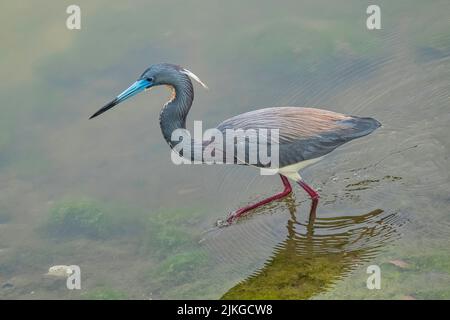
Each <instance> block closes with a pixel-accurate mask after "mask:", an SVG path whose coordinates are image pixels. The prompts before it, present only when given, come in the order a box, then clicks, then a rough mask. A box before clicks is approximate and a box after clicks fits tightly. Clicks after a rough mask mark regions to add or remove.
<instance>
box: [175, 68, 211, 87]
mask: <svg viewBox="0 0 450 320" xmlns="http://www.w3.org/2000/svg"><path fill="white" fill-rule="evenodd" d="M180 72H181V73H184V74H186V75H188V76H189V77H191V78H192V79H194V80H195V81H197V82H198V83H200V84H201V85H202V87H203V88H205V89H209V88H208V86H207V85H206V84H205V83H203V82H202V80H200V78H199V77H197V76H196V75H195V74H194V73H193V72H192V71H189V70H188V69H181V71H180Z"/></svg>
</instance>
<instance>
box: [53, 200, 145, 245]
mask: <svg viewBox="0 0 450 320" xmlns="http://www.w3.org/2000/svg"><path fill="white" fill-rule="evenodd" d="M124 212H126V214H124ZM46 227H47V230H49V231H50V232H51V233H53V234H56V235H59V236H64V237H67V236H88V237H93V238H103V237H107V236H120V235H122V236H123V235H127V234H134V235H137V234H139V233H140V232H142V231H143V230H144V228H143V227H142V223H141V220H140V218H138V217H137V216H136V215H135V214H133V210H131V209H124V208H122V207H121V206H119V205H105V204H102V203H100V202H98V201H95V200H91V199H78V200H61V201H59V202H57V203H56V204H54V205H53V207H52V208H51V210H50V213H49V217H48V221H47V225H46Z"/></svg>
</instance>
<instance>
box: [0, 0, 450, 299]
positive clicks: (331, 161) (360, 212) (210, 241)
mask: <svg viewBox="0 0 450 320" xmlns="http://www.w3.org/2000/svg"><path fill="white" fill-rule="evenodd" d="M69 4H72V3H69V2H64V1H63V2H61V3H59V4H56V3H55V2H54V1H44V2H42V1H41V2H40V4H39V6H37V4H35V3H34V2H31V1H21V2H20V1H19V2H9V3H7V4H4V5H3V6H2V10H1V13H0V15H1V20H2V22H3V28H2V29H1V30H0V34H1V39H2V50H1V51H0V52H1V53H0V55H1V59H0V64H1V71H2V72H1V80H2V85H1V86H0V99H1V100H0V298H13V299H18V298H26V299H38V298H58V299H60V298H64V299H71V298H86V299H128V298H129V299H136V298H138V299H141V298H144V299H148V298H151V299H165V298H190V299H197V298H225V299H227V298H230V299H232V298H250V299H251V298H275V299H285V298H292V299H307V298H316V299H317V298H318V299H336V298H352V299H355V298H362V299H374V298H375V299H391V298H393V299H409V298H415V299H430V298H446V299H448V298H450V285H449V283H450V281H449V280H450V255H449V253H450V250H449V246H448V239H449V236H450V222H449V206H450V197H449V191H450V174H449V172H450V165H449V163H450V162H449V155H450V142H449V139H448V137H449V134H450V129H449V126H448V123H449V121H450V112H449V111H450V84H449V79H450V31H449V30H450V20H449V18H448V12H449V9H450V3H449V2H448V1H433V2H432V3H431V2H423V1H395V3H392V1H379V2H378V3H377V4H379V5H380V7H381V19H382V29H381V30H377V31H369V30H367V29H366V27H365V19H366V17H367V15H366V13H365V11H366V8H367V5H368V4H369V3H365V2H364V1H363V2H361V1H356V0H355V1H340V3H339V4H337V3H335V2H332V1H317V0H315V1H282V2H277V3H275V2H272V1H248V2H246V3H242V2H238V1H228V2H226V3H225V2H219V1H207V2H205V1H191V2H189V3H187V2H181V1H153V2H151V3H150V2H148V1H135V2H133V4H132V5H131V4H125V3H123V4H119V3H117V4H111V3H110V2H108V1H95V2H93V1H77V4H78V5H79V6H80V7H81V10H82V29H81V30H79V31H71V30H67V29H66V27H65V20H66V17H67V14H66V13H65V10H66V7H67V6H68V5H69ZM370 4H373V3H372V2H370ZM157 62H173V63H177V64H181V65H183V66H186V67H189V69H191V70H192V71H194V72H195V73H196V74H198V75H199V76H200V77H201V78H202V80H204V81H205V82H206V83H207V84H208V85H209V87H210V90H209V91H205V90H203V89H201V88H199V87H196V99H195V101H194V106H193V108H192V111H191V113H190V115H189V118H188V120H189V122H190V123H192V121H193V120H204V126H205V127H206V126H211V127H212V126H215V125H216V124H218V123H219V122H221V121H222V120H223V119H225V118H228V117H230V116H233V115H235V114H238V113H241V112H245V111H250V110H253V109H256V108H258V107H265V106H281V105H295V106H312V107H320V108H324V109H329V110H333V111H337V112H343V113H350V114H355V115H361V116H371V117H375V118H376V119H378V120H379V121H380V122H382V124H383V127H382V128H380V129H379V130H377V131H376V132H375V133H374V134H372V135H370V136H368V137H365V138H362V139H359V140H356V141H353V142H351V143H349V144H347V145H344V146H343V147H341V148H339V149H338V150H336V151H334V152H333V153H331V154H330V155H328V156H327V157H326V158H325V159H324V160H322V161H320V162H319V163H317V164H315V165H313V166H311V167H309V168H307V169H306V170H305V171H304V172H303V176H304V177H305V179H306V180H307V181H309V182H310V183H311V185H313V186H314V187H316V188H319V189H320V193H321V196H322V198H321V202H320V204H319V207H318V210H317V218H316V219H315V220H314V221H308V213H309V201H308V200H307V196H306V194H305V193H304V192H303V191H302V190H301V189H300V188H296V189H295V193H294V195H292V196H290V197H288V198H286V199H285V200H283V201H280V202H278V203H274V204H272V205H270V206H268V207H265V208H262V209H259V210H257V211H256V212H255V213H254V214H253V215H252V216H251V217H249V218H248V219H244V220H242V221H241V222H240V223H238V224H236V225H233V226H230V227H226V228H219V229H217V228H214V227H213V226H214V224H215V222H216V221H217V220H218V219H223V218H224V217H226V215H227V214H228V213H229V212H230V211H232V210H234V209H236V208H238V207H239V206H242V205H245V204H247V203H249V202H251V201H254V200H256V199H259V198H262V197H264V196H267V195H270V194H271V193H273V192H276V191H277V190H279V189H280V188H281V186H280V183H279V179H278V178H277V177H262V176H260V175H259V173H258V171H256V170H253V169H251V168H245V167H240V166H206V165H203V166H201V165H194V166H175V165H173V164H172V162H171V161H170V152H169V149H168V146H167V145H166V143H165V142H164V141H163V139H162V136H161V133H160V129H159V123H158V116H159V111H160V108H161V106H162V104H163V103H164V102H165V101H166V100H167V97H168V93H167V92H166V89H165V88H157V89H154V90H152V91H151V92H150V93H147V94H145V95H141V96H139V97H137V98H135V99H133V100H132V101H130V102H128V103H127V104H126V105H123V106H122V107H121V108H118V109H117V110H114V111H110V112H108V113H107V114H105V115H104V116H102V117H101V118H98V119H95V121H92V120H91V121H88V120H87V119H88V117H89V116H90V115H91V114H92V113H93V112H94V111H96V110H97V109H98V108H99V107H100V106H102V105H103V104H104V103H105V102H107V101H109V100H110V99H111V98H112V97H114V96H115V95H116V94H118V93H119V92H121V91H122V90H123V89H124V88H125V87H127V86H128V85H129V84H130V83H131V82H132V81H134V80H135V79H136V77H137V76H138V75H139V74H140V73H141V72H142V70H143V69H144V68H145V67H147V66H148V65H150V64H152V63H157ZM60 264H64V265H72V264H75V265H79V266H80V268H81V274H82V284H81V286H82V289H81V290H73V291H70V290H67V289H66V287H65V280H64V279H63V280H61V279H59V280H58V279H55V278H52V277H49V276H45V275H44V274H45V273H46V272H47V271H48V268H49V267H50V266H53V265H60ZM369 265H378V266H379V267H380V269H381V289H380V290H376V289H375V290H369V289H367V287H366V280H367V277H368V276H369V275H368V274H367V273H366V270H367V266H369Z"/></svg>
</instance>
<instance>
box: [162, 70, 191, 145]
mask: <svg viewBox="0 0 450 320" xmlns="http://www.w3.org/2000/svg"><path fill="white" fill-rule="evenodd" d="M169 86H170V88H171V89H172V93H173V96H172V99H171V100H169V101H168V102H167V103H166V104H165V105H164V107H163V109H162V110H161V114H160V116H159V124H160V126H161V131H162V134H163V136H164V139H165V140H166V141H167V143H168V144H169V145H170V146H172V141H171V136H172V132H173V131H174V130H176V129H185V128H186V117H187V114H188V113H189V109H190V108H191V105H192V101H193V100H194V89H193V87H192V82H191V81H190V79H189V78H187V79H181V80H180V81H179V82H178V83H177V84H172V85H169Z"/></svg>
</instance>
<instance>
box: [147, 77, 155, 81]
mask: <svg viewBox="0 0 450 320" xmlns="http://www.w3.org/2000/svg"><path fill="white" fill-rule="evenodd" d="M153 80H155V79H153V77H149V78H147V81H148V82H153Z"/></svg>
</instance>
